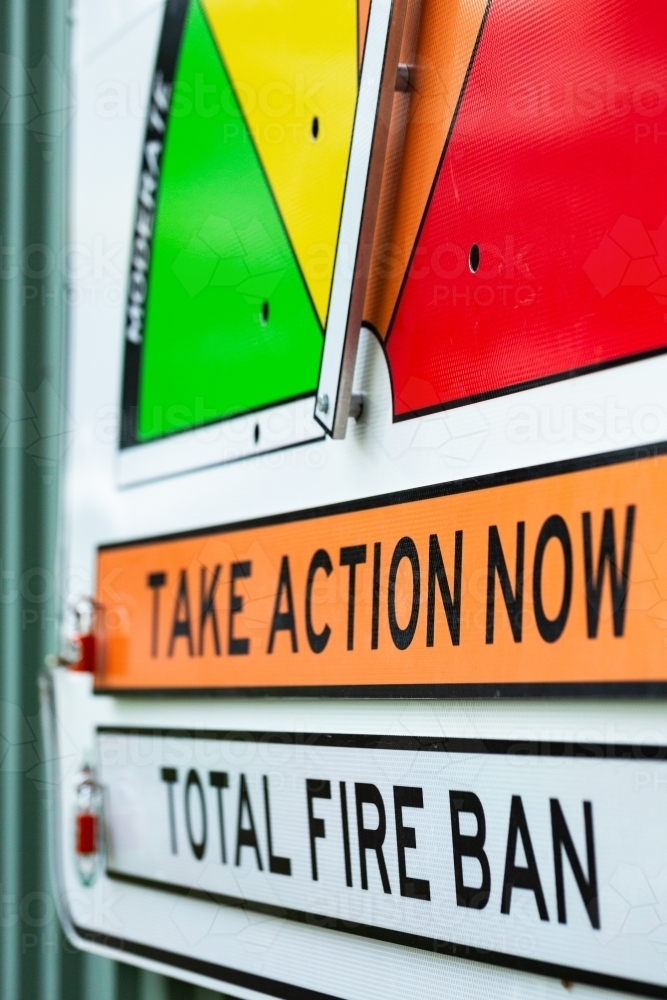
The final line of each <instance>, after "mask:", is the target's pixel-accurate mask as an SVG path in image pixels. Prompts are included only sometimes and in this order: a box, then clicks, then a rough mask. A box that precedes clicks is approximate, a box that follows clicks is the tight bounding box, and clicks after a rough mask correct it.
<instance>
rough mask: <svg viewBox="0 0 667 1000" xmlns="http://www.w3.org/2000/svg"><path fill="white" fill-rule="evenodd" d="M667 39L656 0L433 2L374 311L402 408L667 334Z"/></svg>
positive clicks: (456, 397) (549, 375) (393, 186)
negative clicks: (640, 0) (636, 0)
mask: <svg viewBox="0 0 667 1000" xmlns="http://www.w3.org/2000/svg"><path fill="white" fill-rule="evenodd" d="M575 24H576V29H574V28H573V25H575ZM666 51H667V21H666V20H665V17H664V8H663V5H662V3H661V2H660V0H649V2H647V3H643V4H642V5H641V8H640V9H639V8H638V7H637V5H636V4H635V3H634V2H633V0H620V2H619V0H601V2H599V3H595V4H575V5H572V4H571V3H564V2H563V0H548V2H546V3H541V4H539V5H537V6H536V5H534V4H516V3H513V2H512V0H488V2H487V0H474V2H468V0H465V2H463V0H461V2H454V3H448V4H439V3H435V2H433V3H431V2H429V3H424V4H423V6H422V20H421V27H420V36H419V41H418V44H417V52H416V56H415V67H414V70H413V71H412V73H411V77H410V81H411V89H412V94H411V104H410V110H409V121H408V125H407V130H406V136H405V142H404V144H403V147H402V165H401V167H400V177H399V180H398V182H396V180H395V174H394V173H392V174H391V175H389V176H387V177H386V179H385V196H384V211H383V215H384V218H382V219H381V221H380V223H379V225H378V230H377V237H376V246H375V254H374V266H373V268H372V271H371V284H370V288H369V294H368V298H367V301H366V308H365V311H364V317H365V319H366V321H367V323H368V325H369V326H370V327H371V328H372V329H374V330H375V331H376V332H377V334H378V336H379V337H380V338H381V340H382V341H383V343H384V346H385V352H386V357H387V361H388V364H389V368H390V371H391V379H392V388H393V409H394V417H395V418H396V419H405V418H409V417H411V416H414V415H415V414H416V413H423V412H428V411H432V410H437V409H441V408H447V407H452V406H460V405H462V404H464V403H466V402H469V401H471V400H478V399H482V398H485V397H489V396H495V395H498V394H500V393H503V392H507V391H509V390H512V389H517V388H522V387H525V386H528V385H535V384H539V383H541V382H545V381H552V380H555V379H559V378H566V377H569V376H571V375H573V374H577V373H580V372H583V371H590V370H593V369H596V368H599V367H604V366H607V365H612V364H617V363H619V362H620V361H622V360H624V359H625V360H627V359H628V358H631V357H637V356H642V355H644V356H646V355H649V354H652V353H658V352H662V351H664V350H666V349H667V326H666V325H665V317H666V316H667V313H666V312H665V307H666V306H667V197H666V195H665V185H664V178H665V174H666V173H667V141H666V139H665V136H666V135H667V59H666V57H665V52H666Z"/></svg>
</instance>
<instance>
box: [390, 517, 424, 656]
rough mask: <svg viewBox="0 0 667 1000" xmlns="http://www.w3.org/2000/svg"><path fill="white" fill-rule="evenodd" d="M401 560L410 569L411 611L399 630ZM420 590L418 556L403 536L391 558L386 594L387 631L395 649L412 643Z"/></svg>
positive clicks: (411, 544) (406, 537)
mask: <svg viewBox="0 0 667 1000" xmlns="http://www.w3.org/2000/svg"><path fill="white" fill-rule="evenodd" d="M402 559H407V560H408V561H409V563H410V566H411V567H412V611H411V612H410V620H409V622H408V624H407V625H406V627H405V628H401V627H400V625H399V624H398V621H397V620H396V577H397V575H398V567H399V565H400V563H401V560H402ZM420 588H421V574H420V570H419V556H418V554H417V546H416V545H415V543H414V542H413V541H412V539H411V538H408V536H407V535H405V536H404V537H403V538H401V540H400V541H399V542H398V544H397V546H396V548H395V549H394V554H393V556H392V557H391V566H390V567H389V587H388V594H387V614H388V617H389V631H390V632H391V637H392V639H393V641H394V645H395V646H396V648H397V649H407V648H408V646H409V645H410V643H411V642H412V640H413V638H414V634H415V630H416V628H417V620H418V618H419V596H420Z"/></svg>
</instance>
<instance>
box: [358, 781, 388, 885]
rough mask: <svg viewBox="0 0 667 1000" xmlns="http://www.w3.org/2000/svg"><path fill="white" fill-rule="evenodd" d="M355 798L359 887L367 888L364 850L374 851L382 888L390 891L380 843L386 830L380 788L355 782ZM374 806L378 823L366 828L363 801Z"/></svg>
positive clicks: (381, 843) (382, 841)
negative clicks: (359, 874)
mask: <svg viewBox="0 0 667 1000" xmlns="http://www.w3.org/2000/svg"><path fill="white" fill-rule="evenodd" d="M354 790H355V794H356V800H357V834H358V837H359V867H360V869H361V888H362V889H368V871H367V869H366V851H375V855H376V857H377V862H378V868H379V869H380V878H381V879H382V888H383V889H384V891H385V892H387V893H391V886H390V885H389V876H388V875H387V866H386V864H385V862H384V854H383V853H382V845H383V844H384V838H385V834H386V832H387V817H386V815H385V811H384V802H383V801H382V796H381V794H380V789H379V788H377V787H376V786H375V785H369V784H364V783H359V782H357V783H356V784H355V786H354ZM365 802H367V803H369V805H373V806H375V808H376V810H377V814H378V825H377V826H376V827H375V829H372V828H371V829H368V828H367V827H365V826H364V803H365Z"/></svg>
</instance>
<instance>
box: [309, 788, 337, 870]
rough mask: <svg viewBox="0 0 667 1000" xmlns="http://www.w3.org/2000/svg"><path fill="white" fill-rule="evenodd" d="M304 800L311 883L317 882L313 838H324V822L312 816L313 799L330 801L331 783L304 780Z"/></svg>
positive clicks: (315, 853)
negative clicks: (308, 837)
mask: <svg viewBox="0 0 667 1000" xmlns="http://www.w3.org/2000/svg"><path fill="white" fill-rule="evenodd" d="M306 798H307V800H308V831H309V833H310V867H311V871H312V875H313V881H314V882H317V852H316V849H315V838H316V837H320V838H324V837H325V836H326V833H325V829H324V820H323V819H320V817H319V816H315V815H314V814H313V799H330V798H331V782H330V781H320V779H319V778H306Z"/></svg>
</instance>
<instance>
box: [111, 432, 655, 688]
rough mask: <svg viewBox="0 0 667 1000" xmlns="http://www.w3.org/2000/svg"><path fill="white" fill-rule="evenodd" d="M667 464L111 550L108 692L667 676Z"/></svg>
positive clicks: (580, 467) (318, 513)
mask: <svg viewBox="0 0 667 1000" xmlns="http://www.w3.org/2000/svg"><path fill="white" fill-rule="evenodd" d="M665 495H667V455H665V454H664V453H662V452H660V451H659V450H657V451H656V452H655V453H653V454H650V455H647V454H646V453H645V452H644V453H631V454H627V453H626V454H617V455H605V456H602V457H597V458H593V459H585V460H576V461H572V462H569V463H560V464H555V465H550V466H543V467H540V468H533V469H523V470H519V471H517V472H512V473H503V474H500V475H492V476H487V477H484V478H482V479H476V480H467V481H462V482H458V483H448V484H445V485H443V486H436V487H428V488H423V489H416V490H410V491H406V492H404V493H400V494H391V495H387V496H382V497H375V498H371V499H364V500H360V501H355V502H352V503H347V504H341V505H338V506H336V507H329V508H318V509H316V510H310V511H305V512H299V513H295V514H290V515H287V516H279V517H272V518H267V519H264V520H262V521H256V522H248V523H244V524H237V525H229V526H223V527H216V528H212V529H210V530H205V531H195V532H189V533H187V534H184V535H181V536H173V537H167V538H158V539H149V540H145V541H137V542H131V543H127V544H115V545H112V546H107V547H102V548H101V549H100V551H99V558H98V599H99V601H100V604H101V606H102V609H103V614H102V615H101V616H100V621H101V625H100V629H101V642H102V644H103V648H104V656H103V658H102V659H103V669H102V670H101V671H100V673H99V674H98V676H97V678H96V684H97V688H98V690H104V689H107V690H120V689H126V690H132V689H136V690H139V689H202V688H208V689H220V690H224V689H271V690H274V691H275V690H280V689H289V690H294V689H306V688H307V689H337V690H343V689H354V690H356V691H357V692H359V691H360V690H361V689H365V690H368V691H370V692H372V691H373V690H376V691H378V692H387V690H388V689H396V690H402V691H403V692H404V693H407V692H408V691H409V689H411V688H415V689H428V688H430V689H440V688H443V689H444V688H446V687H447V686H452V687H457V686H458V687H460V686H462V685H465V686H470V685H473V686H474V685H481V686H489V685H490V686H495V687H499V686H503V685H535V684H550V685H568V684H569V685H576V684H588V683H607V684H621V683H626V684H627V683H637V682H640V683H641V682H665V681H667V656H666V643H667V638H666V635H667V634H666V633H665V631H664V629H665V626H666V625H667V611H666V610H665V608H666V607H667V526H666V525H665V521H664V517H663V509H664V497H665Z"/></svg>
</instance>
